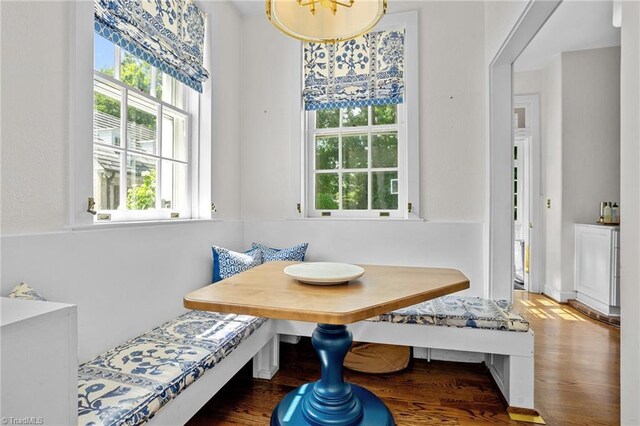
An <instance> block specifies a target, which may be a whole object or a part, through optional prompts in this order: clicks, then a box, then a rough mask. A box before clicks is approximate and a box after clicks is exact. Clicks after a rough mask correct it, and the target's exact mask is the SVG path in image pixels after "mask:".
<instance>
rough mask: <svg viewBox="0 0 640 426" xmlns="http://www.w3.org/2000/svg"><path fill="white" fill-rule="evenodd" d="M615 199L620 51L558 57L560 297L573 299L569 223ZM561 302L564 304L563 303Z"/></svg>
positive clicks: (594, 214) (594, 215)
mask: <svg viewBox="0 0 640 426" xmlns="http://www.w3.org/2000/svg"><path fill="white" fill-rule="evenodd" d="M619 200H620V48H619V47H608V48H603V49H590V50H581V51H575V52H565V53H563V54H562V294H563V297H564V295H573V288H574V262H573V261H574V238H575V237H574V234H575V233H574V224H575V223H594V222H595V221H597V220H598V217H599V215H600V202H601V201H619ZM563 301H564V300H563Z"/></svg>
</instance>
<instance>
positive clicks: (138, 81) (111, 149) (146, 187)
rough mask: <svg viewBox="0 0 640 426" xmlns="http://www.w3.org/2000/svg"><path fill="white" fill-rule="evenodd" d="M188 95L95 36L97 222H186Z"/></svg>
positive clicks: (173, 82) (155, 70) (167, 78)
mask: <svg viewBox="0 0 640 426" xmlns="http://www.w3.org/2000/svg"><path fill="white" fill-rule="evenodd" d="M190 90H191V89H189V88H187V87H186V86H185V85H184V84H182V83H180V82H178V81H177V80H175V79H174V78H172V77H171V76H169V75H167V74H166V73H163V72H162V71H160V70H159V69H158V68H156V67H153V66H151V65H150V64H149V63H147V62H145V61H143V60H142V59H140V58H138V57H136V56H135V55H133V54H131V53H129V52H127V51H126V50H124V49H121V48H120V47H119V46H117V45H114V44H113V43H111V42H110V41H108V40H106V39H104V38H102V37H101V36H99V35H98V34H95V35H94V84H93V91H94V92H93V197H94V200H95V203H96V205H95V210H97V211H98V213H99V214H98V215H96V220H101V219H103V218H107V217H109V218H110V219H111V220H143V219H162V218H166V219H168V218H175V217H180V218H185V217H186V218H188V217H190V216H191V208H190V206H191V203H190V195H191V194H190V183H189V177H190V169H191V165H190V152H189V148H190V138H189V131H188V129H189V128H190V127H189V113H188V111H187V110H186V104H187V96H188V91H190Z"/></svg>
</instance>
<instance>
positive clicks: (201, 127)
mask: <svg viewBox="0 0 640 426" xmlns="http://www.w3.org/2000/svg"><path fill="white" fill-rule="evenodd" d="M93 7H94V6H93V2H92V1H86V2H74V4H73V5H72V6H71V7H70V8H69V11H70V12H69V13H70V17H69V18H70V20H69V22H70V25H69V43H70V45H69V52H70V55H69V58H70V67H69V68H70V76H69V99H70V102H69V105H70V106H69V141H70V143H69V176H68V178H69V188H70V190H69V212H68V213H69V215H68V224H67V228H70V229H82V228H86V227H93V226H103V225H106V224H122V223H127V222H133V223H149V222H162V221H169V222H175V219H167V220H164V219H165V218H163V217H162V216H161V215H159V214H158V213H159V210H157V209H156V210H153V211H130V212H129V213H134V216H135V215H137V216H138V217H132V216H129V217H127V216H126V215H123V216H122V217H117V218H113V217H112V220H110V221H101V222H97V221H95V220H94V215H92V214H91V213H89V212H88V211H87V210H88V199H89V197H92V196H93V147H94V144H93V137H92V135H93V85H94V10H93ZM206 24H208V16H207V20H206ZM210 45H211V32H210V29H209V27H208V25H205V58H204V65H205V67H206V68H210V62H211V57H210V55H208V54H207V52H206V49H207V46H210ZM129 90H132V89H129ZM133 90H135V89H133ZM186 92H187V96H186V99H185V100H184V107H185V109H186V110H187V111H188V112H189V120H188V124H187V129H186V132H187V135H188V137H190V143H189V149H188V152H189V162H190V168H189V177H188V179H189V182H190V191H189V193H190V194H189V195H190V205H191V219H212V217H213V212H212V208H211V184H210V182H211V167H210V153H211V137H210V136H211V134H212V131H211V123H210V120H202V121H201V120H199V116H200V115H201V114H206V113H207V111H209V110H210V108H208V105H209V104H210V103H211V83H210V82H209V81H207V82H205V83H204V84H203V94H198V93H195V91H191V90H187V91H186ZM140 93H142V92H140ZM154 102H158V100H156V99H154ZM169 107H171V106H170V105H169ZM174 109H175V108H174ZM207 121H209V122H208V123H207ZM158 127H161V123H159V124H158ZM124 142H126V141H124ZM122 190H124V189H122V188H121V191H122ZM123 213H124V212H123ZM165 216H166V213H165ZM185 219H186V220H188V219H187V218H180V220H185Z"/></svg>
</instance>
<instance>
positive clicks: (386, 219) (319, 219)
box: [287, 217, 426, 222]
mask: <svg viewBox="0 0 640 426" xmlns="http://www.w3.org/2000/svg"><path fill="white" fill-rule="evenodd" d="M287 220H293V221H301V222H306V221H309V222H329V221H346V222H354V221H356V222H357V221H363V222H426V220H424V219H422V218H420V217H409V218H404V217H290V218H288V219H287Z"/></svg>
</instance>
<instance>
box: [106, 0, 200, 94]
mask: <svg viewBox="0 0 640 426" xmlns="http://www.w3.org/2000/svg"><path fill="white" fill-rule="evenodd" d="M94 12H95V22H94V26H95V31H96V33H98V34H99V35H101V36H102V37H104V38H106V39H107V40H110V41H111V42H113V43H115V44H117V45H118V46H120V47H121V48H123V49H125V50H127V51H128V52H130V53H132V54H134V55H136V56H137V57H139V58H141V59H143V60H145V61H147V62H149V63H150V64H151V65H153V66H154V67H157V68H159V69H160V70H162V71H163V72H165V73H167V74H169V75H170V76H172V77H174V78H175V79H177V80H178V81H180V82H182V83H184V84H186V85H187V86H189V87H191V88H193V89H195V90H197V91H198V92H202V83H203V82H204V81H206V79H207V78H208V77H209V73H208V72H207V70H206V69H204V67H203V65H202V61H203V45H204V28H205V15H204V13H203V12H202V11H201V10H200V9H198V7H197V6H196V5H195V4H194V3H193V2H192V1H191V0H94Z"/></svg>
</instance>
